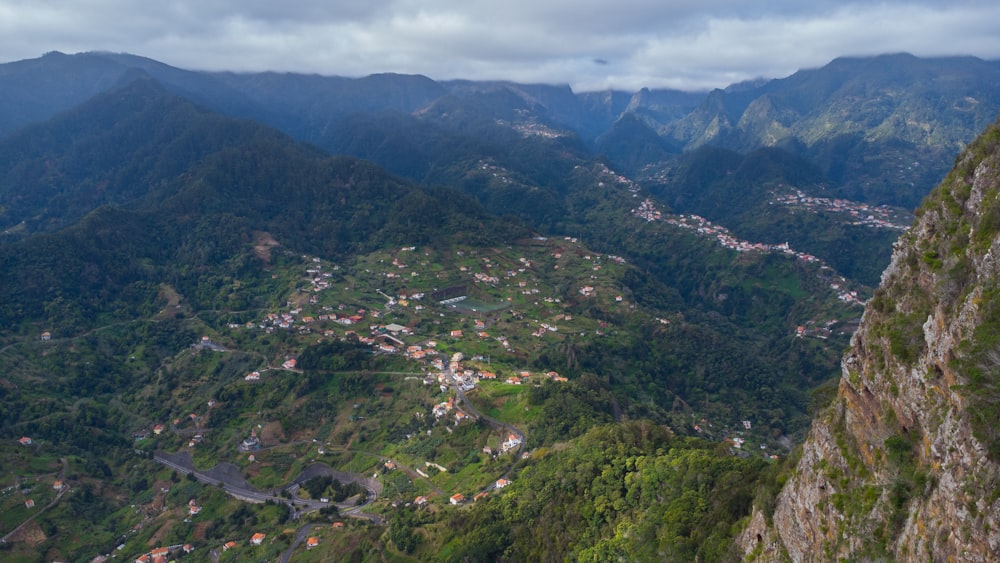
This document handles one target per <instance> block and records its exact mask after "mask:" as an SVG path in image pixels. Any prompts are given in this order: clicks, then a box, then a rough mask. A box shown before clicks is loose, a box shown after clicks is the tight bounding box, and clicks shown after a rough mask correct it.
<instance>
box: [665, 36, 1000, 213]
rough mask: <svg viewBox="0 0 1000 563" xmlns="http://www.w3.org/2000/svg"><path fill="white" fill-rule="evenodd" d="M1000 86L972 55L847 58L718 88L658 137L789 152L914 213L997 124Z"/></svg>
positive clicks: (853, 195)
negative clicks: (960, 156)
mask: <svg viewBox="0 0 1000 563" xmlns="http://www.w3.org/2000/svg"><path fill="white" fill-rule="evenodd" d="M998 86H1000V66H998V64H997V63H995V62H986V61H982V60H980V59H976V58H972V57H952V58H941V59H919V58H917V57H914V56H912V55H907V54H899V55H883V56H878V57H870V58H841V59H836V60H834V61H832V62H831V63H829V64H828V65H826V66H824V67H822V68H818V69H812V70H801V71H799V72H796V73H795V74H793V75H791V76H789V77H787V78H782V79H777V80H771V81H768V82H766V83H765V84H763V85H761V86H759V87H757V88H749V89H744V88H741V89H738V90H734V91H723V90H716V91H713V92H711V93H710V94H709V96H708V98H707V99H706V100H705V101H704V102H703V103H702V105H701V106H700V107H699V108H698V109H696V110H694V111H692V112H691V113H690V114H688V115H687V116H685V117H684V118H681V119H679V120H676V121H673V122H661V124H660V130H661V133H662V134H663V135H664V136H665V137H666V138H668V139H671V140H673V141H674V142H676V143H679V144H681V145H682V146H684V147H685V148H692V147H696V146H701V145H704V144H713V145H720V146H724V147H728V148H732V149H735V150H739V151H747V150H752V149H754V148H758V147H762V146H784V147H787V148H789V149H791V150H794V151H795V152H797V153H799V154H801V155H803V156H806V157H807V158H810V159H812V160H814V161H815V162H816V163H817V164H818V165H819V166H820V168H821V169H822V170H823V171H824V173H826V174H827V175H828V176H829V177H830V178H831V180H832V181H833V182H834V185H835V186H836V189H837V190H838V191H839V193H840V194H841V195H842V196H843V197H847V198H850V199H855V200H859V201H866V202H869V203H878V204H891V205H898V206H903V207H910V208H912V207H914V206H916V205H917V203H918V202H919V201H920V200H921V199H922V197H923V196H924V195H925V194H926V191H927V190H928V189H929V187H930V186H933V185H935V184H936V183H937V182H938V181H939V180H940V179H941V178H942V177H943V176H944V174H945V173H946V172H947V170H948V168H949V167H950V166H951V164H952V162H951V157H952V155H953V154H954V153H955V152H956V151H958V150H960V149H961V148H962V147H963V146H964V145H965V143H967V142H969V141H970V140H971V139H973V138H974V137H975V135H976V134H978V132H980V131H982V129H983V128H985V127H986V125H987V124H989V123H990V122H992V121H993V119H994V118H995V117H996V114H997V108H998V107H1000V94H998V92H1000V88H998Z"/></svg>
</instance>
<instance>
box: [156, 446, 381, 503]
mask: <svg viewBox="0 0 1000 563" xmlns="http://www.w3.org/2000/svg"><path fill="white" fill-rule="evenodd" d="M153 460H154V461H156V462H157V463H160V464H163V465H165V466H167V467H169V468H171V469H173V470H175V471H178V472H180V473H184V474H185V475H193V476H194V478H195V479H197V480H198V481H199V482H201V483H205V484H207V485H213V486H221V488H222V490H223V491H225V492H226V493H227V494H228V495H230V496H232V497H234V498H238V499H240V500H243V501H246V502H255V503H262V502H267V501H269V500H270V501H273V502H280V503H283V504H287V505H289V506H291V507H292V508H294V509H296V510H297V512H299V513H302V512H310V511H313V510H320V509H322V508H326V507H327V506H330V505H329V503H325V502H320V501H318V500H307V499H301V498H296V497H292V498H283V497H280V496H277V494H276V493H274V492H273V491H258V490H257V489H254V488H253V487H250V486H249V485H243V484H242V483H234V482H226V481H224V480H222V479H217V478H215V477H212V476H210V475H207V474H206V473H204V472H202V471H198V470H197V469H195V467H194V464H191V463H188V462H186V461H185V460H182V459H178V458H177V457H176V456H171V455H170V454H167V453H165V452H159V451H158V452H156V453H154V454H153ZM371 493H372V494H370V495H369V497H368V502H369V503H370V502H371V501H373V500H374V498H373V497H374V496H375V495H376V493H375V492H374V491H371ZM366 504H367V503H366Z"/></svg>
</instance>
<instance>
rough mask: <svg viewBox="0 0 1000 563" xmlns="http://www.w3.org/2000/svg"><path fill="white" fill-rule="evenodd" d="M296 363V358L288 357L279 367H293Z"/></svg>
mask: <svg viewBox="0 0 1000 563" xmlns="http://www.w3.org/2000/svg"><path fill="white" fill-rule="evenodd" d="M298 363H299V362H298V360H296V359H295V358H288V359H287V360H285V361H284V363H282V364H281V367H283V368H285V369H295V366H296V365H298Z"/></svg>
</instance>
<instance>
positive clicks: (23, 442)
mask: <svg viewBox="0 0 1000 563" xmlns="http://www.w3.org/2000/svg"><path fill="white" fill-rule="evenodd" d="M18 443H19V444H21V445H22V446H30V445H31V438H29V437H27V436H24V437H22V438H21V439H20V440H18Z"/></svg>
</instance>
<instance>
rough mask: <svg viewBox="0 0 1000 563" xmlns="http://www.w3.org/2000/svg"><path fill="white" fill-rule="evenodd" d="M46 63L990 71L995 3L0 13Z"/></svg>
mask: <svg viewBox="0 0 1000 563" xmlns="http://www.w3.org/2000/svg"><path fill="white" fill-rule="evenodd" d="M765 4H766V5H765ZM48 51H62V52H65V53H76V52H80V51H114V52H128V53H133V54H137V55H143V56H147V57H150V58H153V59H156V60H159V61H162V62H165V63H167V64H171V65H174V66H178V67H181V68H187V69H203V70H235V71H263V70H276V71H292V72H314V73H319V74H326V75H341V76H363V75H367V74H372V73H376V72H400V73H410V74H424V75H427V76H429V77H431V78H434V79H450V78H469V79H475V80H485V79H506V80H514V81H518V82H545V83H566V84H570V85H571V86H572V87H573V89H574V90H576V91H587V90H601V89H606V88H609V87H613V88H617V89H623V90H636V89H638V88H640V87H643V86H647V87H651V88H680V89H685V90H695V89H706V88H715V87H725V86H727V85H729V84H732V83H734V82H739V81H742V80H747V79H752V78H757V77H771V78H778V77H784V76H787V75H789V74H791V73H793V72H794V71H796V70H798V69H800V68H814V67H818V66H822V65H824V64H826V63H828V62H829V61H830V60H832V59H834V58H836V57H838V56H845V55H874V54H882V53H897V52H904V51H905V52H909V53H913V54H915V55H919V56H939V55H975V56H978V57H981V58H984V59H994V60H995V59H1000V2H997V1H996V0H952V1H950V2H948V3H947V6H945V2H943V1H942V0H925V1H919V0H918V1H907V2H900V1H896V2H893V1H888V2H878V3H875V2H870V1H853V0H849V1H833V0H814V1H812V2H803V1H801V0H772V1H769V2H766V3H765V2H753V1H750V0H700V1H676V0H658V1H657V0H616V1H610V0H573V1H569V0H507V1H505V2H502V3H501V2H498V1H497V0H489V1H487V0H457V1H456V0H363V1H359V0H350V1H343V0H333V1H319V0H269V1H264V0H241V1H229V0H160V1H159V2H157V3H146V2H134V1H127V0H27V1H25V0H0V61H3V62H8V61H14V60H20V59H26V58H35V57H38V56H40V55H42V54H43V53H45V52H48Z"/></svg>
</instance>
